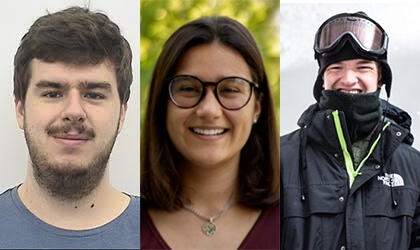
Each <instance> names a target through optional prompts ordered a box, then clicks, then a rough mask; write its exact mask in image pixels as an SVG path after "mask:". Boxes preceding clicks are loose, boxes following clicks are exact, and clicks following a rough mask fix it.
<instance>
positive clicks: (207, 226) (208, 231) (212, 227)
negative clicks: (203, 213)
mask: <svg viewBox="0 0 420 250" xmlns="http://www.w3.org/2000/svg"><path fill="white" fill-rule="evenodd" d="M201 231H202V232H203V234H205V235H206V236H212V235H213V234H214V233H215V232H216V224H214V223H213V222H212V221H208V222H206V223H204V224H203V226H201Z"/></svg>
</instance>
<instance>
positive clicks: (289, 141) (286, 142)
mask: <svg viewBox="0 0 420 250" xmlns="http://www.w3.org/2000/svg"><path fill="white" fill-rule="evenodd" d="M299 131H300V129H297V130H295V131H293V132H291V133H288V134H285V135H282V136H280V146H290V145H295V144H296V143H299Z"/></svg>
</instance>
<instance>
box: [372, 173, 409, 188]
mask: <svg viewBox="0 0 420 250" xmlns="http://www.w3.org/2000/svg"><path fill="white" fill-rule="evenodd" d="M378 181H382V183H383V184H384V185H387V186H389V187H399V186H404V179H403V178H402V177H401V175H399V174H387V173H385V176H378Z"/></svg>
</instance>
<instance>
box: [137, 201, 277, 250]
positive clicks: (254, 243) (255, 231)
mask: <svg viewBox="0 0 420 250" xmlns="http://www.w3.org/2000/svg"><path fill="white" fill-rule="evenodd" d="M145 204H146V202H145V201H144V200H142V203H141V205H142V207H141V217H140V249H171V248H170V247H169V246H168V244H167V243H166V242H165V240H164V239H163V238H162V236H161V235H160V233H159V232H158V230H157V229H156V227H155V225H154V224H153V222H152V220H151V219H150V216H149V214H148V213H147V208H146V206H145ZM239 249H280V205H276V206H274V207H270V208H267V209H265V210H263V211H262V213H261V214H260V216H259V217H258V220H257V222H255V224H254V226H253V227H252V228H251V230H250V231H249V232H248V234H247V236H246V237H245V239H244V240H243V241H242V243H241V245H240V246H239Z"/></svg>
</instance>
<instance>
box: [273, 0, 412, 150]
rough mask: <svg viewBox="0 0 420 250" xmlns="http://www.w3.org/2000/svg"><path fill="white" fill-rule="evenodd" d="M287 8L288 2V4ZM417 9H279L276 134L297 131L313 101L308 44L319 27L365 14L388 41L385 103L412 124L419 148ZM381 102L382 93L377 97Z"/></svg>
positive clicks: (314, 68) (357, 6)
mask: <svg viewBox="0 0 420 250" xmlns="http://www.w3.org/2000/svg"><path fill="white" fill-rule="evenodd" d="M287 2H290V1H287ZM419 10H420V3H409V2H404V3H384V4H381V3H371V4H367V3H353V4H334V3H317V4H315V3H299V4H291V3H283V2H281V4H280V134H281V135H284V134H286V133H288V132H291V131H293V130H295V129H297V128H298V126H297V125H296V122H297V120H298V119H299V117H300V115H301V114H302V112H303V111H304V110H305V109H306V108H307V107H308V106H309V105H310V104H312V103H315V98H314V97H313V95H312V88H313V85H314V82H315V79H316V76H317V72H318V64H317V62H316V60H315V59H314V52H313V43H314V37H315V33H316V31H317V30H318V28H319V26H320V25H321V24H322V22H324V21H325V20H326V19H328V18H329V17H331V16H333V15H335V14H338V13H342V12H351V13H352V12H356V11H364V12H365V13H367V14H368V15H369V16H370V17H371V18H373V19H374V20H375V21H377V22H378V23H379V24H381V26H382V27H383V28H384V29H385V31H386V32H387V34H388V36H389V40H390V41H389V46H388V63H389V65H390V66H391V70H392V74H393V80H392V89H391V98H390V103H392V104H394V105H397V106H399V107H400V108H402V109H404V110H406V111H407V112H408V113H409V114H410V115H411V117H412V119H413V124H412V127H411V132H412V133H413V135H414V139H415V140H414V147H416V148H417V149H419V148H420V98H419V91H420V81H419V80H418V79H419V72H420V19H419V14H418V13H419ZM381 97H382V98H385V97H386V95H385V90H384V89H383V90H382V91H381Z"/></svg>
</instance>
